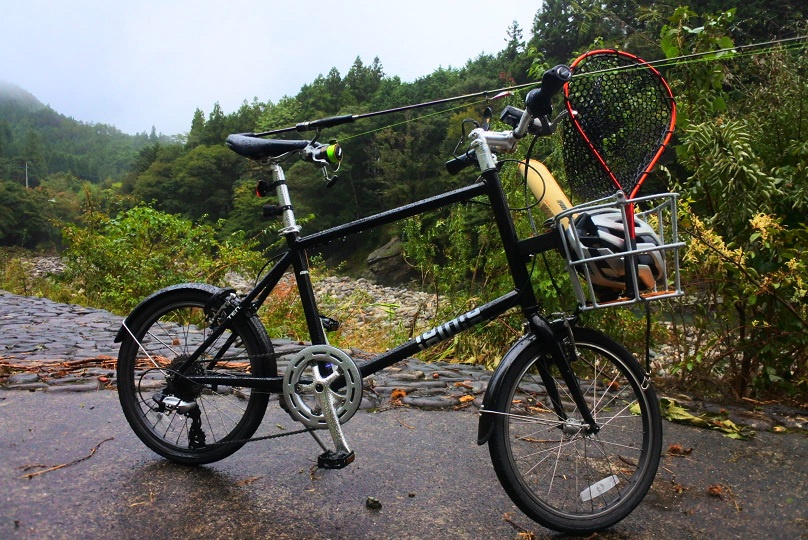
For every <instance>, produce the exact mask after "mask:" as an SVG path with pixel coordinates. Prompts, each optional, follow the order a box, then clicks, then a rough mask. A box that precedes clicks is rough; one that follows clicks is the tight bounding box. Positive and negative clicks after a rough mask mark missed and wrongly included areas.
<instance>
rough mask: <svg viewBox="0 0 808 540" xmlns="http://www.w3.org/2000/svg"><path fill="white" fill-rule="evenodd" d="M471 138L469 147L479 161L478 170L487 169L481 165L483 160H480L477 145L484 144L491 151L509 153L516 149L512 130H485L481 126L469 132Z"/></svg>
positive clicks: (515, 138)
mask: <svg viewBox="0 0 808 540" xmlns="http://www.w3.org/2000/svg"><path fill="white" fill-rule="evenodd" d="M469 138H470V139H471V147H472V148H473V149H474V150H475V151H476V152H477V158H478V161H479V162H480V170H481V171H483V172H485V171H486V170H487V169H486V168H485V167H484V166H483V161H480V152H479V150H478V146H475V143H476V144H477V145H482V144H484V145H485V147H486V148H487V149H488V150H487V151H488V153H489V154H490V153H491V152H505V153H506V154H509V153H511V152H513V151H514V150H516V145H517V143H518V142H519V141H518V139H517V137H516V136H515V135H514V132H513V131H486V130H484V129H483V128H477V129H474V130H472V131H471V133H470V134H469Z"/></svg>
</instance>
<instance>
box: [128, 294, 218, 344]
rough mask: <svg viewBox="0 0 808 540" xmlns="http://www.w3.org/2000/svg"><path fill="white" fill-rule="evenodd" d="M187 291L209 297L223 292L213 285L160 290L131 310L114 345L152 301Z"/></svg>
mask: <svg viewBox="0 0 808 540" xmlns="http://www.w3.org/2000/svg"><path fill="white" fill-rule="evenodd" d="M189 289H191V290H194V291H199V292H204V293H209V294H210V295H211V296H212V295H214V294H216V293H219V292H221V291H222V290H223V289H221V288H220V287H214V286H213V285H207V284H205V283H180V284H179V285H171V286H170V287H166V288H164V289H160V290H159V291H157V292H155V293H152V294H150V295H149V296H147V297H146V298H144V299H143V300H141V301H140V303H139V304H138V305H137V306H135V309H133V310H132V312H131V313H130V314H129V315H127V316H126V318H125V319H124V321H123V324H122V325H121V327H120V329H118V333H117V334H116V335H115V343H120V342H122V341H123V340H124V338H125V337H126V336H127V335H128V333H127V331H126V328H128V327H131V325H132V321H134V320H137V318H138V317H139V316H140V314H141V313H142V312H143V311H144V309H145V308H146V306H147V305H148V304H149V303H151V302H152V301H153V300H155V299H157V298H161V297H165V296H169V295H172V294H174V293H176V292H177V291H179V290H189Z"/></svg>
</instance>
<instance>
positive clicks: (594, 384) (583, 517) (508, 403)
mask: <svg viewBox="0 0 808 540" xmlns="http://www.w3.org/2000/svg"><path fill="white" fill-rule="evenodd" d="M573 336H574V339H575V342H576V346H577V349H578V359H577V360H575V361H574V362H572V368H573V371H574V373H575V376H576V378H577V379H578V380H579V385H580V387H581V390H582V392H583V394H584V396H585V399H586V401H587V403H588V404H590V406H592V405H593V404H594V406H593V407H592V414H593V416H594V418H595V421H596V422H597V424H598V425H599V426H600V430H599V431H598V433H597V434H594V435H587V434H586V433H585V431H584V430H585V427H586V425H585V424H584V423H583V422H582V421H581V416H580V415H579V414H578V411H577V407H576V406H575V405H574V404H573V402H572V399H571V398H570V394H569V389H568V387H567V386H566V385H565V383H564V381H563V379H562V378H561V376H560V374H558V371H557V368H555V366H552V365H551V364H552V362H550V360H549V358H548V357H547V355H546V354H545V353H544V352H543V351H542V350H540V349H541V348H540V345H539V344H538V343H537V344H536V345H535V346H532V347H530V348H528V349H526V350H525V351H524V352H523V353H522V354H521V355H520V356H519V357H517V358H516V359H515V360H514V363H513V364H512V366H511V367H510V368H509V370H508V372H507V373H506V374H504V377H505V378H504V379H503V384H502V390H501V391H502V394H501V395H500V400H499V401H498V403H500V404H503V405H502V406H501V407H500V408H501V409H502V410H501V411H494V412H492V413H489V414H494V416H495V418H494V429H493V433H492V436H491V439H490V440H489V443H488V447H489V452H490V455H491V461H492V463H493V465H494V469H495V471H496V474H497V477H498V478H499V481H500V483H501V484H502V486H503V487H504V488H505V491H506V492H507V493H508V495H509V496H510V498H511V499H512V500H513V502H514V503H516V505H517V506H518V507H519V508H520V509H521V510H522V511H523V512H524V513H525V514H527V515H528V516H529V517H530V518H532V519H533V520H534V521H536V522H538V523H540V524H542V525H544V526H545V527H548V528H550V529H553V530H556V531H559V532H563V533H572V534H589V533H592V532H595V531H599V530H602V529H605V528H608V527H610V526H612V525H614V524H615V523H617V522H618V521H620V520H621V519H623V518H625V517H626V516H627V515H628V514H630V513H631V512H632V511H633V510H634V508H636V506H637V505H638V504H639V503H640V502H641V501H642V499H643V498H644V497H645V494H646V493H647V492H648V489H649V488H650V487H651V484H652V482H653V480H654V477H655V476H656V471H657V467H658V465H659V459H660V452H661V447H662V420H661V414H660V410H659V402H658V400H657V397H656V393H655V392H654V390H653V388H652V387H651V386H647V385H646V384H644V381H645V375H644V372H643V369H642V367H641V366H640V364H639V363H638V362H637V360H636V359H635V358H634V357H633V356H632V355H631V353H630V352H629V351H628V350H626V349H625V348H624V347H623V346H621V345H619V344H618V343H616V342H615V341H613V340H612V339H611V338H609V337H608V336H606V335H605V334H603V333H601V332H597V331H595V330H590V329H586V328H574V329H573ZM541 363H543V365H544V366H549V367H548V371H547V372H546V373H547V374H549V375H550V376H551V377H552V380H553V381H555V384H556V386H557V388H558V395H559V397H560V402H561V405H562V407H563V410H564V411H565V412H566V414H567V419H566V420H561V419H560V416H559V415H558V412H557V411H556V410H555V409H554V407H553V403H552V401H553V400H551V399H550V398H549V395H548V393H547V391H546V388H545V386H546V385H545V384H544V383H543V381H542V379H541V376H540V374H539V373H538V366H539V365H540V364H541ZM550 386H551V385H550ZM644 386H645V388H644Z"/></svg>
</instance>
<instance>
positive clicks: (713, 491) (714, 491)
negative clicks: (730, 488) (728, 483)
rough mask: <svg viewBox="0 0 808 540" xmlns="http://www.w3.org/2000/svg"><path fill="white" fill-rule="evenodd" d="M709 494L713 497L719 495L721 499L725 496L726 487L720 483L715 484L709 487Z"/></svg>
mask: <svg viewBox="0 0 808 540" xmlns="http://www.w3.org/2000/svg"><path fill="white" fill-rule="evenodd" d="M707 495H710V496H711V497H718V498H719V499H720V498H722V497H723V496H724V488H723V487H721V486H719V485H718V484H713V485H712V486H710V487H708V488H707Z"/></svg>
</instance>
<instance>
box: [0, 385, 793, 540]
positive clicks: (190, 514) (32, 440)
mask: <svg viewBox="0 0 808 540" xmlns="http://www.w3.org/2000/svg"><path fill="white" fill-rule="evenodd" d="M476 421H477V417H476V415H475V413H474V411H472V410H469V409H466V410H461V411H451V412H433V411H420V410H416V409H406V408H397V409H391V410H388V411H386V412H381V413H375V414H371V413H366V412H360V413H357V415H356V416H355V417H354V419H352V420H351V421H350V422H349V423H348V424H347V425H346V426H345V431H346V434H347V436H348V437H349V440H350V441H351V442H352V445H353V447H354V449H355V451H356V453H357V459H356V462H355V463H354V464H352V465H351V466H349V467H348V468H346V469H343V470H341V471H322V470H321V471H316V472H314V473H312V472H311V467H312V466H313V465H314V463H315V459H316V456H317V454H318V453H319V447H318V446H317V445H316V444H315V442H314V441H313V440H312V439H311V437H309V436H308V435H297V436H294V437H286V438H283V439H275V440H272V441H264V442H256V443H251V444H248V445H247V446H245V447H244V448H242V449H241V450H240V451H239V452H238V453H236V454H235V455H234V456H231V457H230V458H227V459H226V460H223V461H221V462H219V463H216V464H213V465H209V466H204V467H197V468H188V467H182V466H177V465H173V464H171V463H169V462H167V461H165V460H162V459H161V458H159V457H158V456H156V455H155V454H153V453H152V452H151V451H150V450H148V449H147V448H146V447H145V446H143V445H142V444H141V443H140V441H139V440H138V439H137V438H136V437H135V435H134V434H133V433H132V432H131V431H130V430H129V428H128V426H127V425H126V422H125V420H124V418H123V415H122V413H121V412H120V408H119V406H118V402H117V394H116V393H115V392H114V391H109V390H106V391H97V392H89V393H78V394H72V393H63V394H56V393H54V394H50V395H48V394H43V393H41V392H36V393H33V392H22V391H0V538H2V539H15V538H35V539H47V538H79V537H81V538H98V539H106V538H115V539H129V538H138V539H150V538H154V539H163V538H182V539H186V538H200V539H201V538H215V539H220V540H221V539H229V538H239V539H251V538H273V539H287V538H289V539H298V538H312V539H352V540H353V539H364V538H370V539H408V538H413V539H427V538H429V539H433V538H452V539H454V538H473V539H487V538H491V539H500V538H501V539H513V538H517V535H518V533H520V532H522V533H532V534H533V535H534V536H532V537H531V536H527V535H525V536H522V538H535V539H543V538H564V537H563V536H560V535H557V534H554V533H552V531H548V530H547V529H544V528H542V527H540V526H539V525H537V524H535V523H533V522H532V521H530V520H529V519H528V518H527V517H525V516H524V515H523V514H521V513H520V512H519V511H518V510H517V509H516V508H515V507H514V505H513V504H512V503H511V502H510V500H509V499H508V498H507V496H506V495H505V493H504V491H503V490H502V489H501V488H500V486H499V483H498V482H497V479H496V477H495V475H494V472H493V469H492V468H491V465H490V463H489V458H488V452H487V449H486V448H485V447H478V446H476V444H475V434H476ZM281 422H284V423H285V422H286V421H285V420H284V417H283V416H281V415H280V414H273V413H268V414H267V418H266V420H265V422H264V426H262V430H263V429H265V428H267V429H269V428H274V426H275V424H277V423H281ZM106 439H111V440H106ZM105 440H106V442H104V443H103V444H101V445H100V446H99V447H98V448H97V451H96V452H95V453H94V454H93V455H92V456H91V457H89V458H88V459H85V460H84V461H80V462H78V463H75V464H73V465H70V466H66V467H63V468H59V469H56V470H52V471H50V472H46V473H43V474H39V475H37V476H34V477H32V478H28V477H26V476H25V475H26V474H30V473H33V472H37V471H42V470H44V468H43V467H34V468H29V469H26V467H31V466H42V465H47V466H56V465H60V464H65V463H70V462H72V461H74V460H77V459H80V458H82V457H86V456H88V455H89V454H90V451H91V450H92V449H93V448H94V447H95V446H96V445H98V444H99V443H101V442H102V441H105ZM670 444H678V445H680V446H681V447H682V449H684V450H690V449H692V450H691V451H690V452H689V453H688V454H687V455H685V456H671V455H666V456H665V457H663V459H662V463H661V467H660V471H659V474H658V475H657V479H656V482H655V484H654V486H653V488H652V490H651V492H650V493H649V494H648V496H647V497H646V499H645V501H644V502H643V503H642V504H641V505H640V507H639V508H638V509H637V510H635V511H634V513H632V514H631V515H630V516H629V517H628V518H626V519H625V520H624V521H623V522H621V523H619V524H618V525H616V526H615V527H614V528H612V529H611V530H609V531H606V532H604V533H599V534H597V535H595V536H593V538H604V539H633V538H638V539H639V538H656V539H676V540H684V539H689V538H745V539H751V538H755V539H757V538H777V539H797V538H808V459H806V458H808V438H806V436H805V435H804V434H774V433H759V434H758V436H757V437H756V438H754V439H751V440H746V441H735V440H730V439H728V438H726V437H723V436H722V435H721V434H720V433H717V432H710V431H705V430H701V429H696V428H690V427H685V426H681V425H675V424H670V423H665V444H664V447H663V448H665V449H667V448H668V447H669V445H670ZM711 486H712V487H713V488H714V489H713V491H717V492H720V493H719V494H720V496H715V495H711V494H709V493H708V490H709V489H710V487H711ZM716 486H717V488H716ZM368 496H373V497H376V498H377V499H378V500H379V501H380V502H381V503H382V507H381V509H378V510H371V509H369V508H367V507H366V505H365V502H366V498H367V497H368Z"/></svg>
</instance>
